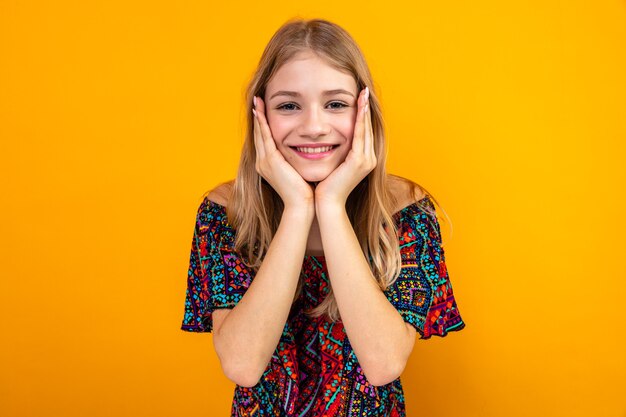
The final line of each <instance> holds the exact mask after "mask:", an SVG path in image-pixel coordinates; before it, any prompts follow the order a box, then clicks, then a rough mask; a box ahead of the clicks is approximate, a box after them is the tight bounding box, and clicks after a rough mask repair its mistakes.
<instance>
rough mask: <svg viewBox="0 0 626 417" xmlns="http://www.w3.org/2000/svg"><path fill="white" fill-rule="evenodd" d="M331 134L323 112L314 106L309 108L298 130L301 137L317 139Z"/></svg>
mask: <svg viewBox="0 0 626 417" xmlns="http://www.w3.org/2000/svg"><path fill="white" fill-rule="evenodd" d="M329 132H330V126H329V125H328V123H327V121H326V119H325V115H324V112H323V110H320V109H318V108H317V107H315V106H313V107H310V108H308V109H307V110H306V111H305V112H304V113H303V115H302V123H301V124H300V127H299V129H298V134H299V135H300V136H306V137H311V138H316V137H318V136H322V135H326V134H328V133H329Z"/></svg>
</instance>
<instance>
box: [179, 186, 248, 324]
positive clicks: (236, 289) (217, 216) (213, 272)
mask: <svg viewBox="0 0 626 417" xmlns="http://www.w3.org/2000/svg"><path fill="white" fill-rule="evenodd" d="M233 237H234V231H233V229H232V228H231V227H230V225H229V224H228V221H227V219H226V212H225V207H223V206H221V205H219V204H217V203H215V202H213V201H211V200H209V199H208V198H205V199H204V201H203V202H202V204H201V205H200V207H199V208H198V212H197V215H196V224H195V227H194V233H193V238H192V241H191V253H190V256H189V268H188V270H187V289H186V293H185V312H184V316H183V321H182V325H181V329H182V330H184V331H188V332H207V333H210V332H211V331H212V330H213V317H212V314H213V311H214V310H215V309H218V308H233V307H235V306H236V305H237V303H238V302H239V301H240V300H241V298H242V297H243V295H244V293H245V291H246V290H247V289H248V287H249V286H250V282H251V279H252V278H251V275H250V272H249V270H248V268H247V267H246V265H245V264H244V263H243V262H242V260H241V259H240V257H239V255H238V254H237V253H235V251H234V250H232V245H231V243H232V242H233Z"/></svg>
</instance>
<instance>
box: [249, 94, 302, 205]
mask: <svg viewBox="0 0 626 417" xmlns="http://www.w3.org/2000/svg"><path fill="white" fill-rule="evenodd" d="M255 101H256V106H255V110H252V111H253V113H254V147H255V148H256V165H255V168H256V171H257V173H258V174H259V175H260V176H262V177H263V178H265V180H266V181H267V182H268V183H269V184H270V185H271V186H272V188H274V190H275V191H276V192H277V193H278V195H279V196H280V198H281V199H282V200H283V204H284V205H285V207H288V206H289V207H291V206H302V204H303V202H304V203H305V204H308V205H310V206H311V208H312V210H311V212H313V205H314V192H313V187H312V185H310V184H309V183H307V182H306V181H305V180H304V178H302V176H301V175H300V174H299V173H298V171H296V170H295V169H294V168H293V167H292V166H291V165H290V164H289V163H288V162H287V161H286V160H285V158H284V157H283V155H282V154H281V153H280V151H279V150H278V149H276V143H275V142H274V138H273V137H272V132H271V131H270V127H269V125H268V123H267V119H266V117H265V103H264V102H263V100H261V98H260V97H256V96H255Z"/></svg>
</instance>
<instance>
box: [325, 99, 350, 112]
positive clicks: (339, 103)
mask: <svg viewBox="0 0 626 417" xmlns="http://www.w3.org/2000/svg"><path fill="white" fill-rule="evenodd" d="M332 104H338V105H339V107H332V108H333V109H336V110H339V109H343V108H344V107H349V106H348V105H347V104H346V103H342V102H341V101H333V102H331V103H328V105H329V106H330V105H332Z"/></svg>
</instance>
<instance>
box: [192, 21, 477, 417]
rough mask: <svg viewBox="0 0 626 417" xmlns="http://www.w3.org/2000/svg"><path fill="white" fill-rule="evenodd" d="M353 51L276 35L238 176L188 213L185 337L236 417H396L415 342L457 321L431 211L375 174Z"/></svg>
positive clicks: (455, 326) (376, 118) (324, 30)
mask: <svg viewBox="0 0 626 417" xmlns="http://www.w3.org/2000/svg"><path fill="white" fill-rule="evenodd" d="M372 85H373V81H372V78H371V75H370V72H369V69H368V66H367V64H366V62H365V59H364V57H363V54H362V53H361V51H360V49H359V47H358V46H357V44H356V43H355V42H354V40H353V39H352V38H351V37H350V35H349V34H348V33H347V32H346V31H345V30H343V29H342V28H340V27H339V26H337V25H336V24H333V23H331V22H328V21H326V20H321V19H314V20H292V21H289V22H287V23H285V24H284V25H283V26H282V27H281V28H280V29H279V30H278V31H277V32H276V33H275V34H274V36H273V37H272V39H271V40H270V42H269V44H268V45H267V47H266V48H265V51H264V52H263V55H262V57H261V61H260V63H259V66H258V68H257V70H256V72H255V74H254V76H253V78H252V81H251V82H250V84H249V86H248V90H247V97H248V106H250V107H249V110H250V111H249V117H248V131H247V135H246V138H245V142H244V144H243V150H242V154H241V160H240V165H239V170H238V173H237V178H235V179H234V180H232V181H230V182H228V183H224V184H221V185H220V186H218V187H217V188H216V189H214V190H212V191H211V192H210V193H208V195H206V196H204V199H203V201H202V203H201V204H200V207H199V209H198V212H197V218H196V226H195V230H194V236H193V241H192V249H191V259H190V263H189V273H188V281H187V285H188V287H187V292H186V300H185V315H184V319H183V323H182V330H185V331H190V332H211V331H213V343H214V346H215V350H216V352H217V355H218V357H219V359H220V362H221V365H222V369H223V371H224V373H225V375H226V376H227V377H228V378H229V379H230V380H232V381H233V382H235V383H236V387H235V392H234V398H233V403H232V413H231V415H232V416H316V417H317V416H320V417H321V416H364V415H368V416H369V415H371V416H404V415H405V401H404V395H403V390H402V385H401V383H400V378H399V377H400V374H401V373H402V371H403V370H404V368H405V366H406V363H407V360H408V358H409V356H410V354H411V351H412V349H413V346H414V342H415V339H416V332H418V333H419V335H420V338H421V339H428V338H429V337H431V336H432V335H437V336H445V335H446V334H447V332H449V331H452V330H460V329H462V328H463V327H464V326H465V324H464V322H463V320H462V319H461V316H460V315H459V311H458V309H457V305H456V302H455V299H454V295H453V292H452V286H451V284H450V280H449V278H448V272H447V270H446V265H445V257H444V251H443V247H442V241H441V236H440V229H439V224H438V222H437V217H436V212H435V208H434V205H433V203H432V201H431V199H432V200H434V201H435V202H436V200H435V199H434V198H432V197H431V196H430V194H429V193H427V192H426V191H425V190H424V189H423V188H422V187H420V186H419V185H418V184H416V183H414V182H412V181H409V180H406V179H403V178H401V177H397V176H393V175H389V174H387V173H386V171H385V162H386V142H385V134H384V129H383V118H382V114H381V109H380V104H379V101H378V99H377V97H376V94H375V92H374V91H373V90H372Z"/></svg>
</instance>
